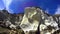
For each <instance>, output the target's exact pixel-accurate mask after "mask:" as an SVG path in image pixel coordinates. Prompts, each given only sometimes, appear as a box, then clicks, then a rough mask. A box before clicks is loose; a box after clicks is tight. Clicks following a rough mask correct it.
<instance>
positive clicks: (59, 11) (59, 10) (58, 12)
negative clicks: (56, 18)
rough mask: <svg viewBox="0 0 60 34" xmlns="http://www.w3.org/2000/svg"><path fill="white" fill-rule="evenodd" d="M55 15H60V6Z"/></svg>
mask: <svg viewBox="0 0 60 34" xmlns="http://www.w3.org/2000/svg"><path fill="white" fill-rule="evenodd" d="M55 14H60V6H58V8H57V10H56V12H55Z"/></svg>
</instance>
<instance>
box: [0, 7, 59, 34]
mask: <svg viewBox="0 0 60 34" xmlns="http://www.w3.org/2000/svg"><path fill="white" fill-rule="evenodd" d="M0 26H1V27H6V28H7V27H8V28H10V29H18V28H19V29H21V30H22V31H24V33H25V34H59V33H60V32H59V31H60V15H53V16H52V15H49V14H47V13H46V12H44V11H43V10H42V9H40V8H36V7H27V8H25V13H24V14H10V13H8V12H7V11H6V10H0ZM21 30H19V31H21ZM22 33H23V32H22Z"/></svg>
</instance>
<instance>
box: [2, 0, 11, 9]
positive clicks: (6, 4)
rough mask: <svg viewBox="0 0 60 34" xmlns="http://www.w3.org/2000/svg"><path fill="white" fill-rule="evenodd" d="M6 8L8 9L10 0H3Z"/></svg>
mask: <svg viewBox="0 0 60 34" xmlns="http://www.w3.org/2000/svg"><path fill="white" fill-rule="evenodd" d="M3 2H4V4H5V6H6V8H8V6H9V5H10V3H11V2H12V0H3Z"/></svg>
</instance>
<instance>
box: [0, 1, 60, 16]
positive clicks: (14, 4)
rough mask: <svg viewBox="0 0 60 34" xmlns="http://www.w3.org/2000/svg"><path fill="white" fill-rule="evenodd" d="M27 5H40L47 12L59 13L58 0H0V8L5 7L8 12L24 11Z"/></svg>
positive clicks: (59, 5) (59, 2) (59, 3)
mask: <svg viewBox="0 0 60 34" xmlns="http://www.w3.org/2000/svg"><path fill="white" fill-rule="evenodd" d="M29 6H37V7H41V8H42V9H43V10H45V11H47V12H48V13H49V14H51V15H54V14H60V12H59V11H60V0H0V9H3V8H6V9H7V10H8V11H9V13H24V8H25V7H29Z"/></svg>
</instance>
